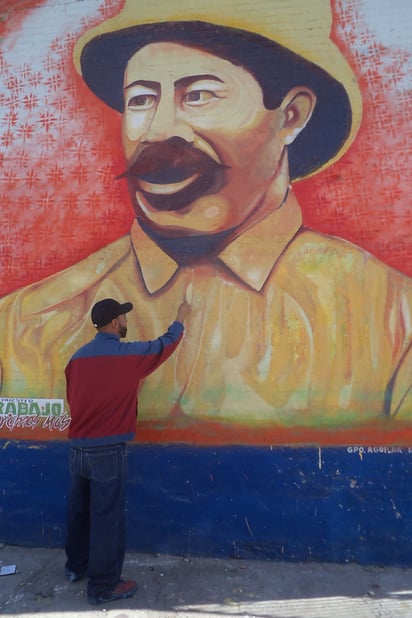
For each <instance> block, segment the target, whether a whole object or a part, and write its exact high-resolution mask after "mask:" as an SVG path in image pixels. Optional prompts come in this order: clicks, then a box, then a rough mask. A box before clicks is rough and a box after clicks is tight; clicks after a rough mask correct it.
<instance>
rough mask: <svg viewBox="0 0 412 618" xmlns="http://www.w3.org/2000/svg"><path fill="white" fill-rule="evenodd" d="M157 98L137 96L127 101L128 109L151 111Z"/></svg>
mask: <svg viewBox="0 0 412 618" xmlns="http://www.w3.org/2000/svg"><path fill="white" fill-rule="evenodd" d="M155 100H156V96H155V95H154V94H136V95H135V96H132V97H130V99H128V101H127V107H128V108H131V109H133V108H139V109H149V108H151V107H152V106H153V105H154V102H155Z"/></svg>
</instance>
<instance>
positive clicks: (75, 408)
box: [65, 322, 184, 446]
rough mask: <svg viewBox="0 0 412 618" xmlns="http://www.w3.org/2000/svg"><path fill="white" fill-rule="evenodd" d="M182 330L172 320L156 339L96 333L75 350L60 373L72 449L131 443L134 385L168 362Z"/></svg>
mask: <svg viewBox="0 0 412 618" xmlns="http://www.w3.org/2000/svg"><path fill="white" fill-rule="evenodd" d="M183 331H184V326H183V324H182V323H181V322H173V324H171V325H170V326H169V328H168V331H167V332H166V333H165V334H164V335H162V336H161V337H159V338H158V339H155V340H153V341H135V342H132V343H124V342H121V341H120V338H119V337H118V336H117V335H112V334H110V333H104V332H99V333H97V335H96V336H95V338H94V339H92V341H90V342H89V343H86V345H84V346H82V347H81V348H79V350H77V352H76V353H75V354H74V355H73V356H72V358H71V359H70V361H69V362H68V364H67V366H66V369H65V374H66V382H67V389H66V393H67V401H68V403H69V406H70V415H71V422H70V427H69V438H70V440H71V442H72V444H73V446H101V445H105V444H117V443H119V442H126V441H128V440H131V439H133V437H134V435H135V431H136V417H137V405H138V401H137V393H138V389H139V382H140V380H142V379H143V378H145V377H146V376H148V375H149V374H150V373H152V372H153V371H155V369H157V367H159V366H160V365H161V364H162V363H164V361H165V360H167V359H168V358H169V356H170V355H171V354H172V353H173V352H174V350H175V349H176V348H177V346H178V344H179V343H180V341H181V339H182V337H183Z"/></svg>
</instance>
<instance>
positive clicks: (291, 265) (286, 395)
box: [0, 192, 412, 441]
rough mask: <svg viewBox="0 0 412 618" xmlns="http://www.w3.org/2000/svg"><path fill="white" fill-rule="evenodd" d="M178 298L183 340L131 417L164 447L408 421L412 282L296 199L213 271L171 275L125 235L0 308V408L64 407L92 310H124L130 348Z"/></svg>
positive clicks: (171, 267) (209, 266) (151, 332)
mask: <svg viewBox="0 0 412 618" xmlns="http://www.w3.org/2000/svg"><path fill="white" fill-rule="evenodd" d="M185 296H189V297H190V298H191V302H192V312H191V314H190V316H189V318H188V319H187V320H186V323H185V326H186V333H185V337H184V340H183V342H182V344H181V345H180V346H179V348H178V349H177V351H176V353H175V354H174V355H173V356H172V357H171V358H170V359H169V360H168V361H167V362H166V363H165V364H164V365H162V367H160V368H159V369H158V370H157V371H156V372H155V373H154V374H152V375H151V376H149V378H147V379H146V380H145V382H144V384H142V385H141V388H140V394H139V410H140V411H139V415H140V416H139V419H141V421H143V422H145V421H148V422H149V423H151V424H152V425H153V427H159V428H161V427H162V426H166V424H167V426H168V427H169V428H170V430H172V429H173V431H175V432H176V431H177V433H174V439H176V440H178V438H179V428H181V429H182V430H183V429H184V428H187V427H188V426H190V427H195V426H196V423H203V422H209V423H211V425H210V426H211V427H212V426H213V427H214V428H215V429H214V430H212V431H219V426H221V425H219V423H220V424H221V423H223V424H224V425H225V426H228V425H229V426H230V427H234V426H235V425H239V424H240V425H243V426H249V427H251V428H256V427H263V428H264V427H279V428H285V427H286V428H287V427H289V428H296V427H301V428H325V427H327V428H331V429H333V428H338V427H351V426H357V425H358V424H359V423H363V422H368V421H371V420H374V419H376V420H377V421H382V420H384V419H391V420H390V422H391V423H392V422H394V419H398V418H399V419H402V420H409V419H411V418H412V397H411V392H410V389H411V385H412V353H411V351H410V343H411V338H412V322H411V308H412V281H411V280H410V279H409V278H408V277H406V276H404V275H402V274H400V273H398V272H397V271H395V270H393V269H390V268H389V267H388V266H386V265H385V264H383V263H382V262H380V261H379V260H377V259H376V258H374V257H372V256H371V255H370V254H368V253H366V252H365V251H363V250H361V249H359V248H358V247H356V246H354V245H352V244H350V243H348V242H346V241H343V240H341V239H337V238H332V237H330V236H325V235H321V234H319V233H315V232H313V231H310V230H306V229H305V228H302V227H301V212H300V208H299V205H298V204H297V202H296V200H295V197H294V195H293V193H292V192H291V193H290V194H289V197H288V199H287V201H286V202H285V204H284V205H283V206H282V207H281V208H280V209H279V210H277V211H275V212H273V213H272V214H271V215H270V216H269V217H267V218H266V219H265V220H263V221H261V222H259V223H258V224H256V225H255V226H254V227H252V228H251V229H249V230H248V231H247V232H246V233H244V234H243V235H242V236H240V237H239V238H237V239H236V240H235V241H234V242H232V243H231V244H230V245H229V246H228V247H226V248H225V249H224V250H223V251H222V252H221V253H220V254H219V255H217V256H216V257H215V258H213V259H207V260H205V261H199V262H198V263H196V264H195V265H190V266H184V267H180V266H178V264H176V263H175V262H174V261H173V260H172V259H171V258H170V257H168V256H167V255H166V254H165V253H163V252H162V251H161V249H160V248H159V247H158V246H157V245H156V244H155V243H154V242H152V241H151V240H150V239H149V238H148V237H147V236H146V235H145V234H144V233H143V231H142V230H141V228H140V227H139V225H138V224H137V223H135V224H134V225H133V227H132V230H131V233H130V236H129V235H128V236H126V237H124V238H121V239H120V240H118V241H116V242H114V243H112V244H110V245H109V246H107V247H106V248H104V249H101V250H100V251H98V252H96V253H95V254H93V255H91V256H90V257H89V258H86V259H85V260H83V261H81V262H79V263H78V264H76V265H75V266H73V267H71V268H68V269H67V270H65V271H62V272H60V273H57V274H56V275H53V276H52V277H49V278H47V279H45V280H43V281H41V282H39V283H36V284H34V285H31V286H28V287H26V288H24V289H22V290H20V291H17V292H14V293H12V294H10V295H9V296H7V297H5V298H3V299H2V301H1V302H0V361H1V366H2V377H1V390H0V396H2V397H38V398H44V397H53V398H61V397H64V396H65V381H64V373H63V370H64V367H65V365H66V363H67V361H68V360H69V358H70V356H71V355H72V354H73V353H74V352H75V350H76V349H77V348H78V347H79V346H80V345H82V344H83V343H85V342H86V341H88V340H90V339H91V338H92V337H93V336H94V334H95V331H94V328H93V326H92V324H91V320H90V309H91V307H92V305H93V304H94V303H95V302H96V301H97V300H100V299H102V298H105V297H113V298H116V299H118V300H120V301H121V302H123V301H126V300H127V301H131V302H132V303H133V305H134V310H133V312H132V313H131V314H129V316H128V336H127V339H129V340H134V339H151V338H154V337H157V336H158V335H159V334H161V333H163V332H164V331H165V330H166V328H167V326H168V324H169V323H170V322H171V321H172V320H173V319H174V318H175V315H176V310H177V307H178V305H179V304H180V302H181V301H182V300H183V299H184V298H185ZM388 422H389V421H388ZM213 423H217V424H216V425H213ZM211 440H212V441H213V437H212V438H211Z"/></svg>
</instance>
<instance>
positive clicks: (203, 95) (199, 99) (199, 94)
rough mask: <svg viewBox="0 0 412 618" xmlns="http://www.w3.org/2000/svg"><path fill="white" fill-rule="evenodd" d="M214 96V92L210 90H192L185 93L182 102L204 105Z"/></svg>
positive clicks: (214, 97)
mask: <svg viewBox="0 0 412 618" xmlns="http://www.w3.org/2000/svg"><path fill="white" fill-rule="evenodd" d="M216 98H217V97H216V95H215V93H214V92H211V91H210V90H192V91H191V92H187V93H186V94H185V96H184V102H185V103H186V104H187V105H205V104H206V103H209V101H211V100H212V99H216Z"/></svg>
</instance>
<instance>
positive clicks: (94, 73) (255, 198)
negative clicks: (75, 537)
mask: <svg viewBox="0 0 412 618" xmlns="http://www.w3.org/2000/svg"><path fill="white" fill-rule="evenodd" d="M7 4H8V3H4V4H2V5H0V19H1V63H2V65H1V66H2V72H1V76H0V106H1V108H0V156H1V166H2V168H1V186H2V223H3V225H2V227H1V230H0V235H1V239H0V243H1V247H2V249H1V254H0V259H1V268H0V272H1V274H0V277H1V279H0V294H1V296H2V298H1V300H0V322H1V324H0V333H1V334H0V338H1V343H0V363H1V366H0V368H1V372H0V439H1V445H2V449H1V455H0V457H1V460H2V461H1V463H2V464H3V469H5V468H7V469H8V470H9V474H8V475H7V480H6V484H5V488H4V492H3V497H2V504H1V510H0V521H1V526H0V529H1V531H2V533H1V535H2V538H1V540H2V541H4V542H8V543H24V544H45V545H60V544H62V542H63V539H64V504H65V490H64V489H62V488H63V487H65V486H66V483H67V469H66V461H67V457H66V455H67V450H68V444H69V443H68V440H67V433H68V428H69V424H70V410H69V406H68V403H67V401H66V398H65V397H66V394H65V380H64V367H65V365H66V363H67V362H68V360H69V358H70V357H71V355H72V354H73V353H74V352H75V350H76V349H77V348H78V347H79V346H80V345H82V344H83V343H85V342H86V341H88V340H89V339H91V338H92V337H93V335H94V330H93V325H92V324H91V322H90V308H91V306H92V305H93V303H94V302H96V301H97V300H100V299H101V298H104V297H115V298H118V299H119V300H120V301H122V302H123V301H124V300H130V301H132V302H133V304H134V312H133V313H132V314H130V318H129V333H128V339H130V340H133V339H152V338H154V337H156V336H158V335H159V334H160V333H162V332H163V331H164V330H165V329H166V328H167V325H168V324H169V323H170V322H171V321H172V320H173V319H174V316H175V311H176V309H177V306H178V305H179V303H180V302H181V301H182V300H183V299H184V298H186V299H188V300H189V302H190V303H191V306H192V312H191V315H190V316H189V318H188V321H187V324H186V333H185V337H184V340H183V342H182V344H181V346H180V347H179V348H178V350H177V351H176V353H175V354H174V355H173V356H172V357H171V359H169V360H168V361H167V362H166V363H165V364H164V365H163V366H162V367H161V368H160V369H159V370H158V371H157V372H155V373H154V374H152V375H151V376H149V378H147V379H146V380H145V381H144V383H143V384H142V385H141V390H140V395H139V417H138V424H137V434H136V439H135V441H134V442H133V443H132V445H131V452H130V476H129V508H128V518H129V536H130V539H129V540H130V543H129V546H130V547H131V548H134V549H138V550H143V551H165V552H168V551H169V552H172V553H179V554H193V555H195V554H196V555H199V554H211V555H231V556H237V557H268V558H271V559H288V560H305V559H315V560H334V561H347V560H356V561H359V562H363V563H379V564H381V563H391V564H410V558H409V555H410V540H409V539H410V535H409V528H408V523H407V522H408V520H409V516H410V504H409V501H408V499H407V495H408V493H409V492H408V491H407V486H406V483H407V477H408V471H409V457H410V447H411V446H412V440H411V437H412V424H411V415H412V401H411V392H412V390H411V388H410V387H411V384H412V377H411V376H412V354H411V348H410V342H411V337H412V326H411V320H410V315H411V306H412V285H411V279H410V277H411V275H412V271H411V267H410V264H411V260H410V259H408V258H410V257H411V251H412V250H411V244H410V241H409V237H410V236H409V233H410V230H409V227H410V226H411V221H412V218H411V216H410V215H411V213H410V202H409V193H408V191H407V187H408V186H409V181H410V174H411V172H410V167H411V166H410V165H409V158H410V152H409V150H410V149H408V144H409V143H410V137H411V136H410V131H411V128H410V127H411V124H410V122H409V120H410V97H409V96H408V94H409V90H410V83H409V81H410V78H409V75H410V71H409V68H410V58H411V49H410V37H409V29H408V24H409V17H410V16H411V10H410V8H409V7H408V5H407V3H406V2H403V1H402V0H397V2H394V3H391V6H390V7H387V6H386V5H384V4H383V3H376V2H369V0H362V1H361V2H356V3H355V2H349V1H344V0H342V1H341V2H338V1H333V2H332V3H331V5H330V4H329V2H324V1H321V0H320V1H317V2H315V1H313V2H311V3H308V7H309V4H310V10H309V8H308V12H307V13H303V12H302V11H301V10H300V8H299V2H296V1H292V0H291V1H290V2H289V3H283V2H274V1H271V2H269V1H264V0H260V2H258V3H256V5H255V8H254V9H253V11H246V12H245V14H243V9H241V8H240V9H239V8H238V9H237V11H236V12H234V11H233V6H232V1H231V0H226V1H225V2H218V3H215V2H214V1H212V0H210V2H209V3H201V4H200V3H199V7H197V8H196V10H195V11H193V3H186V1H185V0H180V1H176V2H175V3H174V4H173V11H172V9H171V7H172V5H170V6H169V5H168V6H169V8H166V7H163V6H162V3H160V4H159V5H157V4H156V3H153V2H151V3H144V2H142V3H139V5H137V4H136V3H133V2H122V1H120V0H119V1H118V0H112V1H111V2H103V0H83V1H82V2H78V1H75V0H72V1H71V2H67V1H65V2H62V1H60V0H59V1H58V0H44V1H43V2H38V1H36V2H31V1H30V0H25V1H23V0H22V1H21V2H16V3H13V5H12V6H7ZM378 4H379V6H378ZM381 4H382V6H381ZM172 13H173V15H172ZM176 15H178V16H179V15H180V18H182V19H184V20H185V22H186V23H187V22H189V25H188V26H187V27H186V28H180V29H177V28H176V26H173V27H172V28H170V26H169V25H168V24H169V22H170V20H172V19H173V20H176V19H178V17H176ZM234 15H236V16H235V17H234ZM110 19H111V20H112V21H107V20H110ZM194 21H196V22H197V23H193V22H194ZM142 22H145V23H149V24H153V23H155V24H158V22H159V23H161V24H162V25H161V26H159V25H155V26H145V30H144V34H142V25H141V24H142ZM199 22H208V23H209V24H210V23H213V24H214V25H213V26H210V25H209V26H204V25H202V24H199ZM51 23H52V24H53V29H51V26H50V24H51ZM131 25H134V26H136V28H137V29H136V30H135V31H134V32H133V36H131V37H129V38H128V39H125V38H124V37H121V38H120V39H119V40H120V43H119V46H118V48H115V45H117V42H116V41H117V39H116V41H114V40H113V39H112V38H111V37H110V36H109V34H110V33H111V32H112V31H113V30H117V29H119V28H123V27H129V26H131ZM159 28H161V29H162V30H161V36H160V37H159V34H158V33H159ZM221 28H224V29H223V30H222V29H221ZM228 28H230V30H228ZM177 32H178V33H179V34H177ZM251 32H252V33H253V35H252V34H251ZM407 32H408V34H406V33H407ZM101 34H105V35H106V38H105V37H104V36H103V38H100V39H98V41H99V44H98V45H96V44H95V41H96V39H95V38H94V35H101ZM329 35H330V36H329ZM142 36H144V37H145V38H144V39H142V40H141V42H140V43H139V44H140V46H141V48H140V50H138V51H137V52H136V43H135V41H136V37H137V38H138V39H139V40H140V38H139V37H142ZM260 36H263V37H264V40H263V41H262V39H261V38H259V37H260ZM279 44H280V45H281V47H280V48H279ZM135 52H136V56H134V59H133V61H132V62H131V63H130V64H129V65H128V68H127V73H126V81H129V82H130V84H131V85H130V88H128V89H127V91H126V107H125V111H124V113H122V112H121V110H120V107H121V105H122V103H121V100H120V99H119V93H120V92H121V87H122V83H123V78H124V69H125V66H126V62H127V60H128V59H129V57H130V56H131V55H133V54H134V53H135ZM122 54H123V56H124V58H123V60H124V63H123V64H121V61H122ZM113 59H115V62H113ZM116 62H119V63H120V64H119V66H117V65H116ZM274 69H275V70H274ZM194 75H196V76H197V77H196V79H194V78H193V76H194ZM188 76H190V80H189V81H188V79H187V78H188ZM190 142H193V143H194V145H195V149H194V151H193V149H191V148H189V147H187V146H184V145H183V144H188V143H190ZM159 144H160V146H159ZM142 145H145V148H142ZM147 145H148V146H147ZM141 152H143V154H141ZM159 161H160V163H159ZM125 170H126V173H125ZM190 170H191V171H190ZM193 170H195V173H193ZM124 174H125V175H124ZM119 176H121V178H119ZM139 224H140V225H139ZM142 504H143V505H144V508H143V509H142V508H141V505H142Z"/></svg>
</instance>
